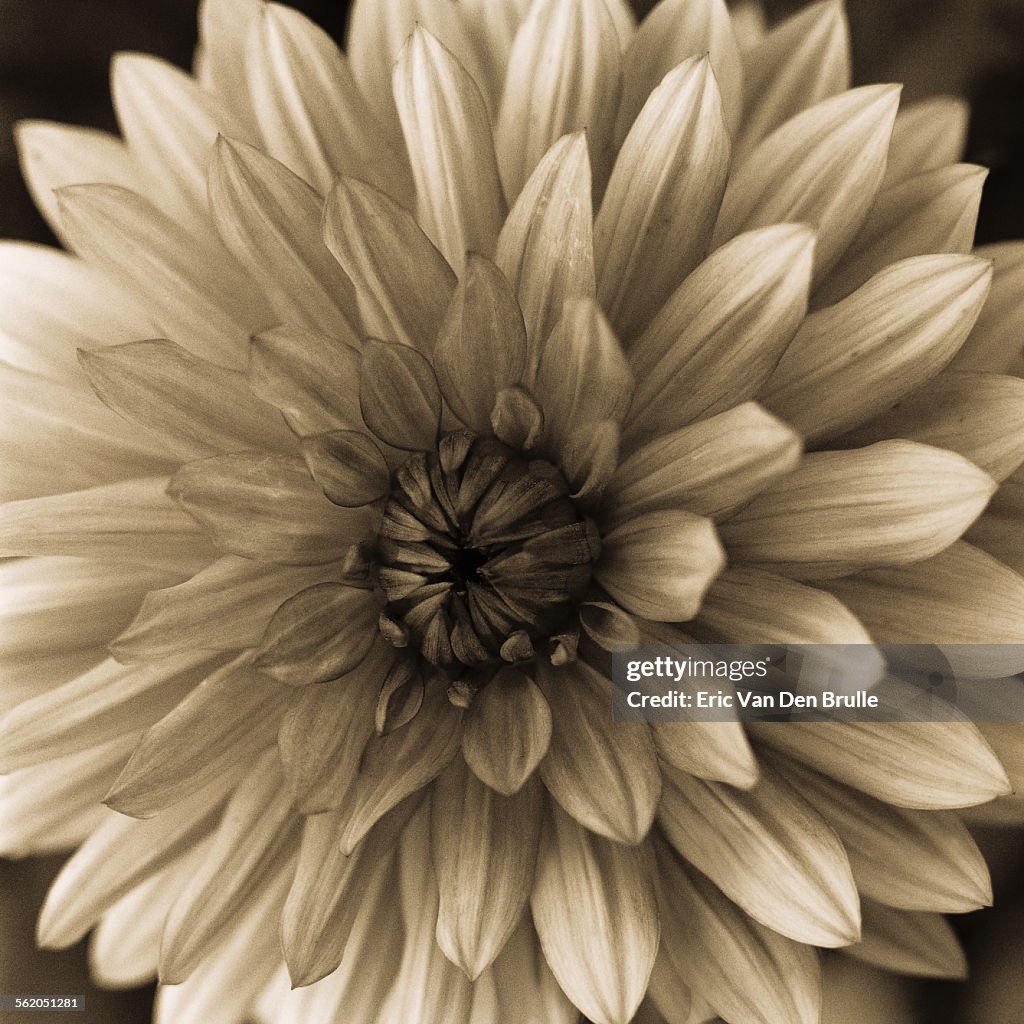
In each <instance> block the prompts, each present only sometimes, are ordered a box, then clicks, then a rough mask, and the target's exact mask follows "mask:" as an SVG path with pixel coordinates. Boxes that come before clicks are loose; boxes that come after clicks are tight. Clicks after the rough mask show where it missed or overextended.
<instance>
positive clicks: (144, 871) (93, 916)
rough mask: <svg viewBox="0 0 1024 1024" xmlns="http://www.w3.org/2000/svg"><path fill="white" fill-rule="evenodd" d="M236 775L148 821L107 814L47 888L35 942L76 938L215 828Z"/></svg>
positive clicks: (49, 944) (63, 943)
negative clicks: (147, 879)
mask: <svg viewBox="0 0 1024 1024" xmlns="http://www.w3.org/2000/svg"><path fill="white" fill-rule="evenodd" d="M240 777H241V772H240V771H233V772H229V773H227V774H223V775H220V776H215V778H214V781H213V782H212V783H211V784H209V785H207V786H205V787H203V788H201V789H199V790H198V791H197V790H192V791H190V792H189V793H188V794H187V795H186V796H185V797H184V799H183V800H182V801H181V802H180V803H178V804H177V805H176V806H174V807H168V808H167V809H166V810H165V811H164V813H162V814H160V815H159V816H158V817H156V818H154V819H153V820H152V821H136V820H135V819H134V818H126V817H124V816H123V815H120V814H112V815H110V816H109V817H108V818H107V820H106V821H105V822H104V823H103V824H102V825H101V826H100V827H99V828H98V829H97V830H96V831H95V832H93V834H92V835H91V836H89V838H88V839H87V840H86V841H85V842H84V843H83V844H82V846H81V847H80V848H79V849H78V851H77V852H76V853H75V855H74V856H73V857H72V858H71V859H70V860H69V861H68V862H67V863H66V864H65V865H64V867H63V869H62V870H61V872H60V874H59V875H58V876H57V878H56V880H55V881H54V883H53V886H52V887H51V888H50V892H49V895H48V896H47V898H46V902H45V904H44V905H43V909H42V912H41V914H40V917H39V925H38V931H37V939H38V942H39V944H40V945H41V946H43V947H44V948H46V949H65V948H66V947H68V946H70V945H72V944H73V943H75V942H77V941H78V940H79V939H80V938H81V937H82V936H83V935H85V933H86V932H87V931H88V930H89V929H90V928H91V927H92V926H93V925H94V924H95V923H96V921H97V920H98V919H99V917H100V915H101V914H103V913H104V912H105V911H106V910H108V909H109V908H110V907H111V906H113V905H114V904H115V903H116V902H117V901H118V900H119V899H120V898H121V897H122V896H124V895H125V894H126V893H128V892H130V891H131V890H132V889H133V888H134V887H135V886H136V885H137V884H139V883H140V882H142V881H144V880H145V879H146V878H148V877H149V876H150V875H153V874H155V873H156V872H158V871H160V870H161V869H162V868H164V867H165V866H166V865H168V864H170V863H172V862H173V861H174V860H176V859H177V857H178V856H179V855H180V854H181V853H183V852H185V851H187V850H188V849H190V848H191V847H192V846H194V845H195V844H197V843H198V842H200V841H201V840H202V839H203V838H204V837H205V836H206V835H208V834H209V833H210V832H211V831H212V830H213V829H214V827H215V825H216V816H217V815H218V814H219V812H220V809H221V806H222V805H223V803H224V801H225V800H226V799H227V798H228V796H229V795H230V793H231V791H232V790H233V789H234V787H235V786H236V785H237V783H238V780H239V778H240Z"/></svg>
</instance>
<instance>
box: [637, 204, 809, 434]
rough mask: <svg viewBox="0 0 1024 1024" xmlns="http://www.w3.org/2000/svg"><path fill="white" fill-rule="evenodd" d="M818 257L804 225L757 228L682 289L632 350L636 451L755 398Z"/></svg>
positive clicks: (794, 323) (797, 316) (799, 314)
mask: <svg viewBox="0 0 1024 1024" xmlns="http://www.w3.org/2000/svg"><path fill="white" fill-rule="evenodd" d="M813 251H814V235H813V234H812V233H811V232H810V230H809V229H807V228H806V227H803V226H801V225H795V224H779V225H774V226H772V227H768V228H761V229H759V230H757V231H751V232H749V233H748V234H744V235H741V236H740V237H739V238H737V239H734V240H733V241H731V242H729V243H727V244H726V245H724V246H723V247H722V248H721V249H719V250H718V251H717V252H715V253H713V254H712V255H711V256H710V257H708V259H706V260H705V261H704V262H703V263H702V264H701V265H700V266H699V267H698V268H697V269H696V270H695V271H694V272H693V273H692V274H691V275H690V276H689V277H688V278H687V279H686V280H685V281H684V282H683V283H682V284H681V285H680V286H679V288H677V289H676V291H675V293H674V294H673V295H672V297H671V298H670V299H669V300H668V302H667V303H666V304H665V306H664V308H663V309H662V311H661V312H660V313H659V314H658V316H656V317H655V318H654V320H653V322H652V323H651V325H650V327H648V329H647V330H646V331H645V332H644V334H643V335H642V336H641V337H640V338H639V340H638V341H637V342H636V343H635V344H634V345H632V346H630V348H629V352H628V354H629V360H630V365H631V367H632V370H633V376H634V379H635V380H636V390H635V392H634V395H633V407H632V409H631V410H630V414H629V416H628V418H627V420H626V437H627V439H628V440H629V441H631V442H632V445H631V446H635V445H636V444H639V443H643V442H644V441H646V440H648V439H650V438H651V437H657V436H659V435H660V434H666V433H668V432H669V431H671V430H675V429H677V428H678V427H682V426H685V425H686V424H688V423H691V422H693V420H695V419H697V418H698V417H708V416H713V415H714V414H715V413H719V412H723V411H724V410H726V409H731V408H732V407H733V406H735V405H738V404H739V403H741V402H744V401H746V400H747V399H748V398H753V396H754V395H755V394H756V393H757V390H758V388H760V386H761V385H762V384H763V383H764V381H765V379H766V378H767V377H768V375H769V374H770V373H771V372H772V370H773V369H774V368H775V365H776V363H778V361H779V357H780V356H781V355H782V353H783V351H784V350H785V348H786V346H787V345H788V344H789V342H790V341H791V340H792V338H793V335H794V334H795V333H796V330H797V328H798V327H799V326H800V323H801V322H802V321H803V319H804V316H805V315H806V312H807V293H808V289H809V287H810V278H811V261H812V256H813ZM694 381H700V382H701V386H700V387H694V386H693V382H694Z"/></svg>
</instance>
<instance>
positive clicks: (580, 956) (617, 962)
mask: <svg viewBox="0 0 1024 1024" xmlns="http://www.w3.org/2000/svg"><path fill="white" fill-rule="evenodd" d="M652 869H653V865H652V864H651V862H650V851H649V850H648V849H647V847H645V846H633V847H630V846H621V845H620V844H618V843H613V842H610V841H609V840H607V839H604V838H602V837H601V836H596V835H593V834H592V833H590V832H588V831H587V830H586V829H585V828H583V826H582V825H578V824H577V823H576V822H575V821H574V820H573V819H572V818H570V817H569V816H568V815H567V814H565V813H564V812H563V811H562V810H561V809H560V808H558V807H557V806H552V807H551V817H550V818H549V819H548V820H547V822H546V824H545V827H544V828H543V830H542V832H541V842H540V852H539V854H538V858H537V876H536V881H535V883H534V889H533V894H532V896H531V898H530V906H531V908H532V910H533V920H534V923H535V924H536V926H537V932H538V934H539V935H540V941H541V947H542V948H543V950H544V956H545V959H546V960H547V962H548V963H549V964H550V966H551V970H552V971H553V972H554V975H555V977H556V978H557V979H558V983H559V985H561V986H562V989H563V990H564V991H565V993H566V995H568V996H569V998H570V999H571V1000H572V1001H573V1002H574V1003H575V1004H576V1005H577V1006H578V1007H579V1008H580V1009H581V1010H582V1011H583V1012H584V1013H585V1014H586V1015H587V1017H589V1018H590V1019H591V1020H592V1021H594V1024H628V1021H629V1020H630V1019H631V1018H632V1016H633V1014H634V1013H635V1012H636V1009H637V1007H638V1006H639V1005H640V1000H641V999H642V998H643V996H644V992H645V991H646V989H647V980H648V978H649V977H650V973H651V968H652V967H653V966H654V957H655V954H656V953H657V950H658V937H659V932H660V926H659V921H658V908H657V903H656V900H655V896H654V890H653V886H652V884H651V875H652V873H653V870H652Z"/></svg>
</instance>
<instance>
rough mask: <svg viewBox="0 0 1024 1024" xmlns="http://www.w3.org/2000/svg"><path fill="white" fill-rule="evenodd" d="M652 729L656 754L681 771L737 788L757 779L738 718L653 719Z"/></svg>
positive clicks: (753, 782) (751, 753)
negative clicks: (714, 719)
mask: <svg viewBox="0 0 1024 1024" xmlns="http://www.w3.org/2000/svg"><path fill="white" fill-rule="evenodd" d="M651 731H652V732H653V734H654V745H655V747H657V749H658V756H659V757H660V758H661V759H662V760H663V761H665V762H667V763H668V764H670V765H672V766H673V767H675V768H678V769H679V770H680V771H682V772H688V773H689V774H690V775H696V776H697V778H699V779H707V780H708V781H709V782H727V783H728V784H729V785H730V786H735V787H736V788H738V789H749V788H750V787H751V786H753V785H754V784H755V783H756V782H757V777H758V767H757V760H756V758H755V757H754V753H753V751H752V750H751V749H750V744H749V743H748V742H747V737H746V734H745V733H744V731H743V726H742V725H741V724H740V723H739V722H702V721H699V720H697V721H692V722H655V723H654V724H653V725H652V726H651Z"/></svg>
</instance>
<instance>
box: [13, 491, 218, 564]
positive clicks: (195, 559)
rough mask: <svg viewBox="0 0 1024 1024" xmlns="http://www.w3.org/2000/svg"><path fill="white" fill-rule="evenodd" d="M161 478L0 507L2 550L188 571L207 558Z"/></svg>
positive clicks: (201, 541) (206, 550)
mask: <svg viewBox="0 0 1024 1024" xmlns="http://www.w3.org/2000/svg"><path fill="white" fill-rule="evenodd" d="M166 489H167V479H166V478H165V477H144V478H142V479H135V480H125V481H123V482H121V483H116V484H106V485H105V486H102V487H92V488H89V489H88V490H85V491H70V492H68V493H66V494H55V495H50V496H48V497H45V498H28V499H25V500H23V501H12V502H7V503H6V504H5V505H2V506H0V554H2V555H5V556H9V555H58V554H60V555H76V556H79V557H82V558H97V559H104V560H108V561H110V562H114V563H127V564H130V565H139V566H145V567H148V568H150V569H157V570H159V569H163V570H164V571H167V572H170V573H172V574H179V573H180V574H186V573H187V572H188V571H189V569H190V568H199V567H201V566H203V565H205V564H206V563H207V562H208V561H210V555H211V551H210V549H209V547H208V545H207V543H206V538H205V537H204V536H203V535H202V533H201V532H198V531H197V524H196V523H195V521H194V520H193V519H192V518H191V517H190V516H187V515H186V514H185V513H184V512H182V511H181V510H180V509H179V508H177V507H176V506H175V505H174V502H172V501H171V500H170V498H168V497H167V494H166Z"/></svg>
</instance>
